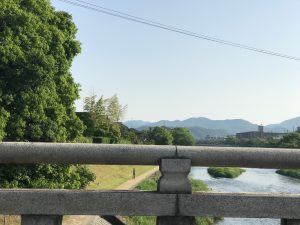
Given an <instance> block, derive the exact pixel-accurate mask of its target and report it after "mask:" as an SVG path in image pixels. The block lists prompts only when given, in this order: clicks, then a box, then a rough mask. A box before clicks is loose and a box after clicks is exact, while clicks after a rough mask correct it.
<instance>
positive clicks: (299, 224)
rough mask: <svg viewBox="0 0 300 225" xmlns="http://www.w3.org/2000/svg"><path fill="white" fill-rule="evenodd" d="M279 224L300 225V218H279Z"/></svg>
mask: <svg viewBox="0 0 300 225" xmlns="http://www.w3.org/2000/svg"><path fill="white" fill-rule="evenodd" d="M281 225H300V220H294V219H281Z"/></svg>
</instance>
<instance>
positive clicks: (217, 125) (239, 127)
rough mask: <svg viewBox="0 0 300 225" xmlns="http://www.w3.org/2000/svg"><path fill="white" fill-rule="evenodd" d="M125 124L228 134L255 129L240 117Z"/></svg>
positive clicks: (126, 123) (138, 126)
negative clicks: (194, 129) (196, 128)
mask: <svg viewBox="0 0 300 225" xmlns="http://www.w3.org/2000/svg"><path fill="white" fill-rule="evenodd" d="M124 124H125V125H126V126H129V127H132V128H136V129H139V128H140V127H155V126H166V127H201V128H205V129H213V130H223V131H225V132H226V133H228V134H235V133H237V132H246V131H252V130H257V125H256V124H253V123H250V122H248V121H246V120H242V119H232V120H211V119H208V118H205V117H198V118H189V119H186V120H174V121H169V120H161V121H158V122H154V123H149V122H145V124H144V125H141V124H142V123H141V122H139V123H135V124H134V125H135V126H132V125H133V123H131V121H127V122H125V123H124Z"/></svg>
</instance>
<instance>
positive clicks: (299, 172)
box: [276, 169, 300, 179]
mask: <svg viewBox="0 0 300 225" xmlns="http://www.w3.org/2000/svg"><path fill="white" fill-rule="evenodd" d="M276 173H278V174H280V175H283V176H287V177H292V178H296V179H300V169H290V170H277V171H276Z"/></svg>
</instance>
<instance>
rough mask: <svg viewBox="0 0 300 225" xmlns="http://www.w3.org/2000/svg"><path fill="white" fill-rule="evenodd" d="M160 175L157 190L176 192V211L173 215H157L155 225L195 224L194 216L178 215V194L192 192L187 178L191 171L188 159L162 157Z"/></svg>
mask: <svg viewBox="0 0 300 225" xmlns="http://www.w3.org/2000/svg"><path fill="white" fill-rule="evenodd" d="M159 169H160V171H161V173H162V177H161V178H160V180H159V182H158V191H159V192H160V193H173V194H176V205H175V208H176V212H175V217H170V216H158V217H157V220H156V224H157V225H195V224H196V220H195V217H194V216H180V211H179V210H178V209H179V207H180V205H179V204H180V202H179V201H178V194H179V193H182V194H183V193H185V194H190V193H192V186H191V183H190V181H189V179H188V174H189V172H190V171H191V160H190V159H178V158H177V159H162V160H161V164H160V167H159Z"/></svg>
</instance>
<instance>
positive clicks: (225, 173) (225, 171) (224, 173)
mask: <svg viewBox="0 0 300 225" xmlns="http://www.w3.org/2000/svg"><path fill="white" fill-rule="evenodd" d="M245 171H246V170H244V169H241V168H232V167H210V168H208V169H207V172H208V174H209V175H210V176H212V177H214V178H220V177H224V178H236V177H238V176H240V175H241V174H242V173H243V172H245Z"/></svg>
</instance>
